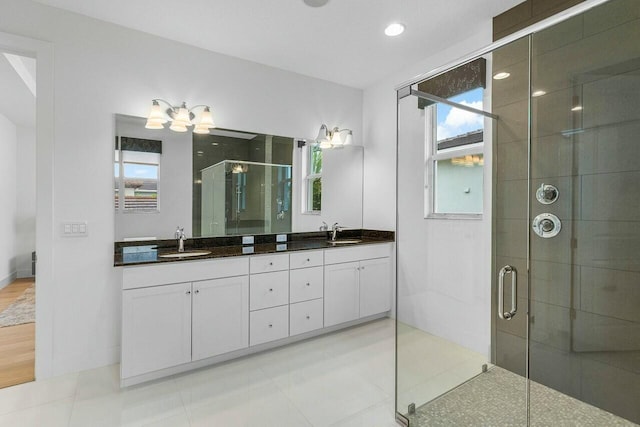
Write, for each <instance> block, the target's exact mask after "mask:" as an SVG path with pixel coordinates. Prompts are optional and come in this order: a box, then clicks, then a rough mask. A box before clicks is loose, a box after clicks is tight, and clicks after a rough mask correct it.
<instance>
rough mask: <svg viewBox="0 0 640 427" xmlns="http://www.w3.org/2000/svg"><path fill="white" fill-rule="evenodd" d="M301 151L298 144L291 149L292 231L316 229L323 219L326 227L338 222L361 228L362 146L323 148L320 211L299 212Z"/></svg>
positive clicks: (301, 180) (301, 182) (301, 201)
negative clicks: (312, 212) (311, 212)
mask: <svg viewBox="0 0 640 427" xmlns="http://www.w3.org/2000/svg"><path fill="white" fill-rule="evenodd" d="M304 152H305V151H304V150H301V149H298V148H295V149H294V152H293V174H294V180H293V207H292V208H293V216H292V229H293V231H295V232H299V231H318V229H319V228H320V226H321V225H322V222H326V223H327V224H328V225H329V227H331V225H332V224H334V223H336V222H337V223H339V224H340V225H341V226H343V227H346V228H362V208H363V206H362V196H363V184H362V179H363V167H364V164H363V162H364V157H363V147H362V146H356V145H353V146H346V147H344V148H342V149H329V150H324V151H323V153H322V212H321V213H320V214H307V213H301V212H302V210H303V209H302V204H303V200H302V199H301V196H300V195H301V192H302V189H301V186H302V184H303V182H304V181H303V176H302V173H303V171H302V153H304Z"/></svg>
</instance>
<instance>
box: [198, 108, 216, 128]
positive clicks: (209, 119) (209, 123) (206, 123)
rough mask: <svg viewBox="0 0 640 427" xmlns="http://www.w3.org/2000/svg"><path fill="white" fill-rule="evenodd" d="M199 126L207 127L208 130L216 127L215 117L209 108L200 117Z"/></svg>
mask: <svg viewBox="0 0 640 427" xmlns="http://www.w3.org/2000/svg"><path fill="white" fill-rule="evenodd" d="M197 125H198V126H203V127H206V128H207V129H213V128H214V127H216V124H215V123H214V122H213V115H212V114H211V110H210V109H209V107H204V111H203V112H202V115H201V116H200V122H199V123H198V124H197Z"/></svg>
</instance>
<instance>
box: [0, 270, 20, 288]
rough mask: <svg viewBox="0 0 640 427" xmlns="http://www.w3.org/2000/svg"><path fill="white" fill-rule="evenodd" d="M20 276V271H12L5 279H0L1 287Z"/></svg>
mask: <svg viewBox="0 0 640 427" xmlns="http://www.w3.org/2000/svg"><path fill="white" fill-rule="evenodd" d="M17 278H18V272H17V271H14V272H13V273H11V274H10V275H8V276H7V277H5V278H4V279H2V280H0V289H2V288H4V287H5V286H7V285H8V284H9V283H11V282H13V281H15V280H16V279H17Z"/></svg>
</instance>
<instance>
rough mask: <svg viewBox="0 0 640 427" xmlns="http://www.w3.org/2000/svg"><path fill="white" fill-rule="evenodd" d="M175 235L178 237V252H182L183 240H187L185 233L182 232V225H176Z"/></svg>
mask: <svg viewBox="0 0 640 427" xmlns="http://www.w3.org/2000/svg"><path fill="white" fill-rule="evenodd" d="M175 236H176V239H178V252H184V241H185V240H187V235H186V234H184V227H182V228H181V227H180V226H178V228H176V233H175Z"/></svg>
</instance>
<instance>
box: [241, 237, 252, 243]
mask: <svg viewBox="0 0 640 427" xmlns="http://www.w3.org/2000/svg"><path fill="white" fill-rule="evenodd" d="M242 244H243V245H253V236H242Z"/></svg>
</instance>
